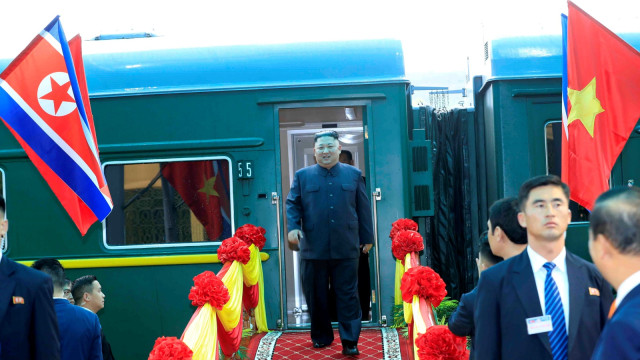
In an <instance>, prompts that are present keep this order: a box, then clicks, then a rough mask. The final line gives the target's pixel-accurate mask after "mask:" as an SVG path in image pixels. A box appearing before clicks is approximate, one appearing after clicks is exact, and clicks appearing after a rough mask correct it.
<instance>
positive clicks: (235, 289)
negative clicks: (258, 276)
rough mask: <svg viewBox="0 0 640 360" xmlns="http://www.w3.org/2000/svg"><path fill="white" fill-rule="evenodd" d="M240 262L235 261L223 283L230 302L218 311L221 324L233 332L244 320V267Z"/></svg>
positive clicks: (223, 278)
mask: <svg viewBox="0 0 640 360" xmlns="http://www.w3.org/2000/svg"><path fill="white" fill-rule="evenodd" d="M240 265H241V264H240V262H238V261H233V262H232V263H231V266H230V267H229V270H227V273H226V274H224V276H223V277H222V283H224V285H225V286H226V287H227V289H228V290H229V296H230V299H229V301H228V302H227V303H226V304H225V305H224V306H223V307H222V310H219V311H218V318H219V319H220V323H221V324H222V326H223V327H224V329H225V330H226V331H232V330H233V329H235V328H236V327H237V326H238V323H239V322H240V321H241V320H242V267H241V266H240Z"/></svg>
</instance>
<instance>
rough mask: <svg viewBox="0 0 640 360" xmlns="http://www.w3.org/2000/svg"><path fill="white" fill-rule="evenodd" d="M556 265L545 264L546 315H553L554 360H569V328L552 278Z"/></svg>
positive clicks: (551, 342) (551, 340)
mask: <svg viewBox="0 0 640 360" xmlns="http://www.w3.org/2000/svg"><path fill="white" fill-rule="evenodd" d="M555 267H556V264H554V263H552V262H548V263H545V264H544V268H545V269H546V270H547V277H546V278H545V279H544V304H545V313H546V315H551V323H552V324H553V330H552V331H551V332H550V333H549V343H550V344H551V354H552V355H553V360H567V357H568V351H569V339H568V336H567V326H566V323H565V321H564V308H563V307H562V299H560V292H558V286H556V282H555V281H554V280H553V277H551V272H552V271H553V269H554V268H555Z"/></svg>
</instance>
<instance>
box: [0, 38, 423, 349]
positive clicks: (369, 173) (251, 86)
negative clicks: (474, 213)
mask: <svg viewBox="0 0 640 360" xmlns="http://www.w3.org/2000/svg"><path fill="white" fill-rule="evenodd" d="M84 48H85V55H84V63H85V68H86V75H87V83H88V89H89V95H90V98H91V106H92V111H93V115H94V119H95V124H96V133H97V138H98V144H99V149H100V157H101V160H102V164H103V169H104V173H105V176H106V179H107V182H108V184H109V189H110V192H111V195H112V197H113V200H114V210H113V212H112V213H111V214H110V215H109V217H108V218H107V219H106V221H105V222H104V223H97V224H95V225H93V226H92V227H91V228H90V229H89V231H88V233H87V234H86V236H84V237H82V236H81V235H80V234H79V232H78V230H77V229H76V228H75V226H74V224H73V223H72V221H71V219H70V218H69V216H68V215H67V214H66V213H65V212H64V210H63V208H62V207H61V205H60V203H59V202H58V200H57V199H56V198H55V196H54V195H53V193H52V192H51V190H50V189H49V188H48V187H47V185H46V183H45V182H44V181H43V179H42V177H41V176H40V175H39V174H38V173H37V171H36V169H35V167H34V166H33V165H32V164H31V163H30V162H29V160H28V159H27V157H26V155H25V153H24V151H23V150H22V149H21V148H20V146H19V144H18V142H17V141H16V140H15V139H14V138H13V137H12V136H11V134H10V133H9V131H8V130H7V129H6V127H4V126H3V127H2V128H0V144H2V145H1V146H0V174H1V179H2V182H1V183H0V189H1V191H2V194H3V195H4V196H5V198H6V201H7V218H8V219H9V220H10V223H11V230H10V232H9V234H8V238H7V239H8V241H7V243H6V245H7V246H6V248H5V249H3V251H4V255H5V256H8V257H10V258H13V259H15V260H21V261H25V262H28V261H30V260H35V259H38V258H41V257H56V258H58V259H60V260H61V261H62V262H63V264H64V265H65V267H66V268H67V272H68V277H69V278H71V279H75V278H77V277H79V276H81V275H85V274H94V275H96V276H97V277H98V279H99V281H100V283H101V285H102V288H103V291H104V293H105V294H106V300H105V304H106V306H105V308H104V309H103V310H102V311H101V312H100V313H99V316H100V319H101V322H102V325H103V328H104V331H105V334H106V335H107V338H108V339H109V341H110V343H111V345H112V348H113V351H114V355H115V356H116V358H118V359H131V360H133V359H143V358H146V357H147V356H148V354H149V351H150V350H151V348H152V346H153V343H154V341H155V339H156V338H157V337H159V336H180V335H181V333H182V331H183V329H184V327H185V326H186V324H187V322H188V321H189V318H190V316H191V315H192V313H193V311H194V310H195V308H194V307H193V306H192V305H191V304H190V301H189V300H188V299H187V296H188V293H189V289H190V287H191V286H192V284H193V281H192V278H193V277H194V276H195V275H197V274H199V273H201V272H202V271H204V270H212V271H218V270H219V269H220V268H221V264H219V263H215V256H214V255H215V253H216V250H217V247H218V246H219V244H220V243H221V241H222V240H224V239H225V238H227V237H230V236H231V234H232V233H233V232H234V230H235V229H236V228H238V227H239V226H241V225H243V224H246V223H251V224H254V225H258V226H262V227H264V228H265V229H266V238H267V242H266V245H265V247H264V249H263V250H262V258H263V260H264V263H263V266H264V276H265V279H264V283H265V298H266V301H267V321H268V325H269V327H270V328H272V329H276V328H284V329H292V328H305V327H306V326H308V319H307V317H306V311H305V310H306V305H305V301H304V297H303V296H302V292H301V289H300V285H299V276H298V266H297V265H298V258H297V253H296V252H293V251H291V250H290V249H289V248H288V246H287V242H286V232H285V229H286V226H285V222H286V216H285V214H284V211H283V202H284V199H286V196H287V194H288V191H289V187H290V182H291V179H292V176H293V174H294V172H295V171H296V170H297V169H300V168H302V167H304V166H307V165H310V164H313V134H314V133H315V132H317V131H319V130H322V129H326V128H331V129H334V130H336V131H338V132H339V133H340V136H341V142H342V147H343V149H347V150H350V151H351V152H352V154H353V156H354V161H355V166H357V167H359V168H360V169H361V170H362V171H363V174H365V176H366V183H367V188H368V192H369V194H370V195H371V200H372V209H371V211H372V213H373V214H374V216H375V217H374V219H375V220H374V222H375V234H376V250H375V251H374V252H373V254H372V256H370V269H371V271H370V281H371V285H372V289H373V290H372V296H371V302H372V314H371V315H372V316H371V320H370V321H369V322H367V323H366V324H365V326H367V325H380V324H384V323H385V322H386V321H387V319H389V316H390V311H391V307H392V303H393V296H394V288H393V283H394V271H393V269H395V259H394V258H393V256H392V254H391V248H390V240H389V238H388V234H389V231H390V228H391V223H392V222H393V221H395V220H396V219H398V218H400V217H406V216H409V213H410V210H409V209H410V206H411V201H412V200H411V196H412V192H409V191H407V188H408V186H410V177H411V173H412V170H411V167H410V163H409V162H407V161H406V159H407V156H408V151H409V147H408V146H407V145H408V144H409V133H408V128H407V123H408V122H407V119H408V112H409V111H410V110H411V97H410V93H409V86H410V84H409V82H408V81H407V80H406V79H405V76H404V61H403V53H402V47H401V44H400V42H399V41H395V40H381V41H374V40H372V41H352V42H334V43H314V44H295V45H264V46H228V47H200V48H186V49H185V48H181V49H177V48H171V47H167V45H166V44H164V43H163V40H162V39H160V38H143V39H126V40H105V41H93V42H91V41H90V42H85V44H84ZM114 48H117V49H118V50H117V51H116V50H113V49H114ZM123 49H124V50H123ZM5 66H6V64H5ZM421 144H422V145H423V146H424V145H425V144H426V141H425V140H424V139H423V141H422V143H421ZM423 153H425V154H426V153H427V151H426V147H424V149H423ZM427 160H428V158H427V157H425V158H424V159H423V161H427ZM420 173H421V175H422V177H423V178H424V175H425V174H426V172H425V171H421V172H420ZM417 178H420V176H418V177H417ZM427 178H430V177H429V176H427ZM194 184H195V186H196V189H198V191H200V192H204V193H206V194H207V196H206V197H205V198H206V201H207V202H208V203H207V204H206V205H205V204H187V203H185V201H184V200H183V196H181V194H182V195H184V194H185V192H188V191H192V190H188V188H189V187H190V186H191V188H193V186H194ZM427 190H428V189H427ZM209 202H213V203H214V204H215V205H213V206H211V204H210V203H209ZM204 206H209V207H210V208H213V210H211V211H213V212H214V213H215V214H209V215H210V216H211V217H210V219H211V221H208V222H206V224H205V225H203V223H202V222H201V221H199V220H198V218H200V217H196V216H195V215H194V212H193V211H192V208H197V207H204ZM421 206H422V207H424V210H425V211H427V212H428V211H430V209H428V207H430V204H429V203H426V204H422V205H421Z"/></svg>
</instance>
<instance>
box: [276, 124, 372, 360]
mask: <svg viewBox="0 0 640 360" xmlns="http://www.w3.org/2000/svg"><path fill="white" fill-rule="evenodd" d="M340 150H341V146H340V144H339V142H338V133H337V132H336V131H324V132H320V133H317V134H316V135H315V139H314V155H315V158H316V161H317V164H316V165H313V166H309V167H306V168H303V169H300V170H298V171H297V172H296V174H295V177H294V179H293V184H292V185H291V191H290V192H289V196H287V223H288V230H289V233H288V240H289V243H291V244H296V245H297V244H299V246H300V257H301V274H302V288H303V291H304V294H305V298H306V300H307V305H308V307H309V312H310V315H311V340H312V342H313V346H314V347H316V348H321V347H325V346H328V345H331V343H332V342H333V339H334V337H333V330H332V328H331V320H330V318H329V316H328V289H329V282H331V287H332V288H333V289H335V292H336V304H337V312H338V323H339V326H338V329H339V333H340V339H341V340H342V347H343V350H342V353H343V354H345V355H357V354H359V352H358V347H357V344H358V338H359V337H360V327H361V323H360V321H361V317H362V316H361V309H360V303H359V299H358V280H357V279H358V262H359V257H360V252H363V253H365V254H368V253H369V251H370V250H371V247H372V246H373V245H372V244H373V225H372V219H371V208H370V202H369V198H368V197H367V194H366V191H365V186H364V181H363V180H362V173H361V171H360V170H358V169H357V168H355V167H353V166H348V165H344V164H341V163H340V162H339V161H338V158H339V156H340ZM361 246H362V248H361Z"/></svg>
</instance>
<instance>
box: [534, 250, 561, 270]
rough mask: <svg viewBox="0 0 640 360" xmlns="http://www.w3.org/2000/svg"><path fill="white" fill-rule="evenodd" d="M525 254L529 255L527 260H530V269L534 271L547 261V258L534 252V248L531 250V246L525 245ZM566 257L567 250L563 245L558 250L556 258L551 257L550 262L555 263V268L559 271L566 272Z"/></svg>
mask: <svg viewBox="0 0 640 360" xmlns="http://www.w3.org/2000/svg"><path fill="white" fill-rule="evenodd" d="M527 254H528V255H529V260H530V261H531V269H533V272H534V273H536V272H537V271H539V270H540V269H542V267H543V266H544V264H546V263H548V262H549V261H547V259H545V258H544V257H542V255H540V254H538V253H537V252H535V250H533V249H532V248H531V246H527ZM566 259H567V250H566V249H565V248H564V247H563V248H562V251H560V254H558V256H556V258H555V259H553V260H552V261H551V262H552V263H554V264H556V268H557V269H558V270H560V271H561V272H566V271H567V262H566ZM545 271H546V270H545Z"/></svg>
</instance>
